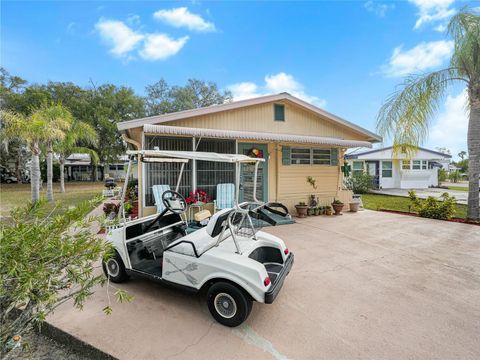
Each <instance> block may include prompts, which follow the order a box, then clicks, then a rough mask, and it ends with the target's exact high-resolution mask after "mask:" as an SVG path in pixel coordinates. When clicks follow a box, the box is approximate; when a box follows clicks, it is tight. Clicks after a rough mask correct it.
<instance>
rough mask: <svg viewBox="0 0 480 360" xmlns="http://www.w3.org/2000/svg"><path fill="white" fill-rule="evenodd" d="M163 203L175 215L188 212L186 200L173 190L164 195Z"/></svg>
mask: <svg viewBox="0 0 480 360" xmlns="http://www.w3.org/2000/svg"><path fill="white" fill-rule="evenodd" d="M162 202H163V205H165V207H166V208H167V209H168V210H170V211H171V212H172V213H174V214H182V213H184V212H185V210H187V202H186V201H185V198H184V197H183V196H182V195H181V194H179V193H178V192H176V191H173V190H167V191H165V192H164V193H163V195H162Z"/></svg>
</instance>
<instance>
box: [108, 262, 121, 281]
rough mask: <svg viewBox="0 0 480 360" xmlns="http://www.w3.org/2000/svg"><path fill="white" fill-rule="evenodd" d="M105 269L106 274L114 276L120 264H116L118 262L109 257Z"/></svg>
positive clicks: (117, 272)
mask: <svg viewBox="0 0 480 360" xmlns="http://www.w3.org/2000/svg"><path fill="white" fill-rule="evenodd" d="M107 270H108V275H110V276H113V277H115V276H117V275H118V274H119V272H120V266H118V263H117V261H116V260H115V259H110V260H108V261H107Z"/></svg>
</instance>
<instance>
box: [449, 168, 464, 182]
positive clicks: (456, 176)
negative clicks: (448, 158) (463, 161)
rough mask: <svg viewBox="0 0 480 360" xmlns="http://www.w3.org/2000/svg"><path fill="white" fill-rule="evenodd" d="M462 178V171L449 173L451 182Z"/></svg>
mask: <svg viewBox="0 0 480 360" xmlns="http://www.w3.org/2000/svg"><path fill="white" fill-rule="evenodd" d="M460 178H461V175H460V171H458V170H455V171H453V172H451V173H450V174H449V175H448V179H449V180H450V181H451V182H454V183H457V182H458V181H459V180H460Z"/></svg>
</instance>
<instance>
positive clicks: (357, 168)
mask: <svg viewBox="0 0 480 360" xmlns="http://www.w3.org/2000/svg"><path fill="white" fill-rule="evenodd" d="M361 173H363V161H354V162H353V164H352V174H361Z"/></svg>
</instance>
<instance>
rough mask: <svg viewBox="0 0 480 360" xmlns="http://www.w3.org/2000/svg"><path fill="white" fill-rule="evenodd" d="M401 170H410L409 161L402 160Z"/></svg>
mask: <svg viewBox="0 0 480 360" xmlns="http://www.w3.org/2000/svg"><path fill="white" fill-rule="evenodd" d="M402 169H403V170H410V160H402Z"/></svg>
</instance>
